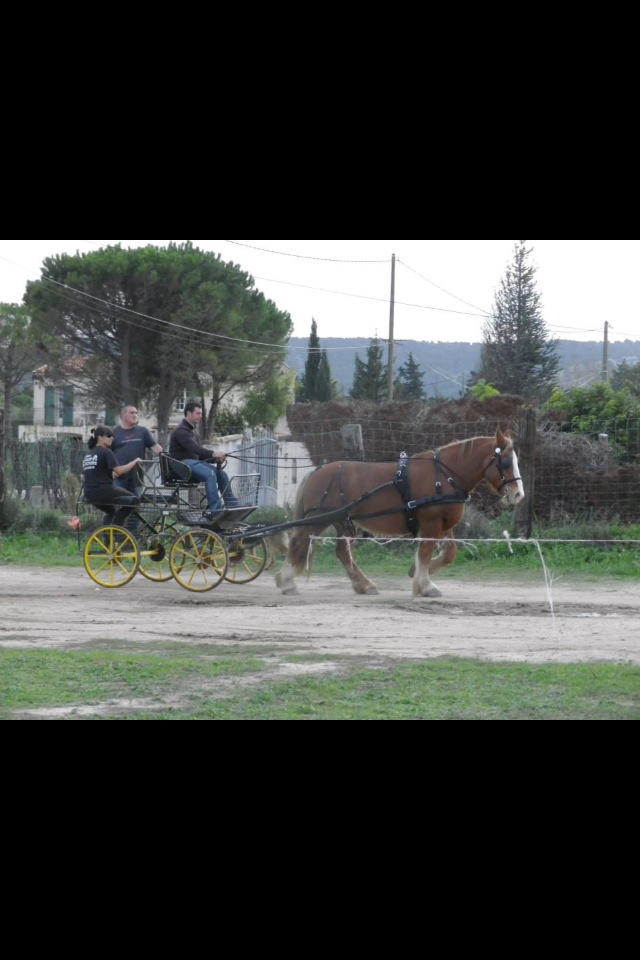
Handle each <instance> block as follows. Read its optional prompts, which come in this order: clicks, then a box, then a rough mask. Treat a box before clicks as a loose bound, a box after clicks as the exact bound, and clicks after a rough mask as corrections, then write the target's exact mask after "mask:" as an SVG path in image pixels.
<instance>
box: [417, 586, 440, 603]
mask: <svg viewBox="0 0 640 960" xmlns="http://www.w3.org/2000/svg"><path fill="white" fill-rule="evenodd" d="M422 596H423V597H426V598H427V600H432V599H433V598H434V597H441V596H442V590H440V589H439V587H435V586H432V587H429V589H428V590H425V592H424V593H423V594H422Z"/></svg>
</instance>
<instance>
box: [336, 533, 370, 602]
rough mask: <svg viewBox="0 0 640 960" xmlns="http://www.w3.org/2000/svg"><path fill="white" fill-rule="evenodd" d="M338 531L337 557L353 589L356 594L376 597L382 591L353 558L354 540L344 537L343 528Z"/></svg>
mask: <svg viewBox="0 0 640 960" xmlns="http://www.w3.org/2000/svg"><path fill="white" fill-rule="evenodd" d="M336 529H337V535H338V542H337V544H336V557H337V558H338V560H339V561H340V563H341V564H342V566H343V567H344V569H345V571H346V574H347V576H348V577H349V580H351V583H352V584H353V589H354V590H355V592H356V593H362V594H365V595H367V596H370V597H371V596H375V595H376V594H378V593H379V592H380V591H379V590H378V588H377V587H376V585H375V583H374V582H373V580H369V577H367V576H366V575H365V574H364V573H363V572H362V570H361V569H360V567H359V566H358V564H357V563H356V561H355V559H354V556H353V540H352V539H351V538H346V537H345V536H344V529H343V528H342V527H338V528H336Z"/></svg>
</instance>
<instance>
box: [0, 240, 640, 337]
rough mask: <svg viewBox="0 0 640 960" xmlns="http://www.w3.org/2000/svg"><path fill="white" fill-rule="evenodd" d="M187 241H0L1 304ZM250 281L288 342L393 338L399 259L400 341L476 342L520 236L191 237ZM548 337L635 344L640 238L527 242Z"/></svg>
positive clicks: (639, 322) (639, 323)
mask: <svg viewBox="0 0 640 960" xmlns="http://www.w3.org/2000/svg"><path fill="white" fill-rule="evenodd" d="M171 242H175V243H184V242H186V241H183V240H176V241H170V240H0V303H20V302H21V301H22V297H23V295H24V291H25V288H26V284H27V281H28V280H38V279H40V277H41V275H42V274H41V268H42V263H43V261H44V259H45V258H47V257H51V256H55V255H57V254H62V253H68V254H76V253H90V252H92V251H95V250H98V249H99V248H100V247H103V246H109V245H113V244H121V245H122V246H123V247H125V248H127V247H138V246H145V245H146V244H155V245H156V246H160V247H162V246H166V245H167V244H168V243H171ZM192 242H193V244H194V245H195V246H197V247H199V248H200V249H202V250H207V251H211V252H214V253H217V254H220V256H221V257H222V259H223V260H224V261H225V262H231V263H235V264H237V265H238V266H240V267H241V268H242V269H243V270H244V271H245V272H246V273H249V274H251V276H252V277H253V278H254V280H255V285H256V287H257V289H258V290H260V291H261V292H262V293H263V294H264V295H265V296H266V297H267V298H268V299H269V300H272V301H273V302H274V303H275V304H276V306H277V307H278V308H279V309H280V310H284V311H287V312H288V313H289V314H290V315H291V319H292V321H293V324H294V330H293V336H295V337H304V338H308V337H309V333H310V330H311V323H312V321H313V320H314V319H315V321H316V323H317V325H318V335H319V337H320V340H321V342H322V339H323V338H326V337H364V338H372V337H376V336H378V337H380V338H381V339H386V338H388V337H389V335H390V330H391V323H390V314H391V310H390V302H391V277H392V266H391V264H392V257H393V255H394V254H395V257H396V268H395V308H394V324H393V335H394V339H395V340H399V341H402V340H427V341H436V342H438V341H440V342H467V343H475V342H480V341H481V340H482V331H483V324H484V321H485V317H484V314H486V313H487V312H489V311H490V310H491V308H492V306H493V304H494V301H495V295H496V292H497V291H498V290H499V288H500V284H501V281H502V279H503V278H504V276H505V272H506V269H507V267H508V266H509V265H510V264H511V263H512V262H513V256H514V249H515V245H516V244H517V243H519V241H518V240H193V241H192ZM525 242H526V245H527V248H530V249H532V250H533V253H532V256H531V258H530V263H531V265H532V266H534V267H535V268H536V270H537V273H536V283H537V290H538V293H539V294H540V296H541V299H542V315H543V319H544V321H545V323H546V325H547V329H548V332H549V336H550V337H554V338H559V339H564V340H582V341H585V340H595V341H596V342H601V341H602V340H603V338H604V329H605V322H607V321H608V322H609V324H610V328H609V339H610V340H611V341H618V340H640V303H636V300H638V298H639V295H638V284H637V276H638V266H639V265H640V240H527V241H525Z"/></svg>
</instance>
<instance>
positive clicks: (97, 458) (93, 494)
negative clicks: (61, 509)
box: [82, 426, 142, 527]
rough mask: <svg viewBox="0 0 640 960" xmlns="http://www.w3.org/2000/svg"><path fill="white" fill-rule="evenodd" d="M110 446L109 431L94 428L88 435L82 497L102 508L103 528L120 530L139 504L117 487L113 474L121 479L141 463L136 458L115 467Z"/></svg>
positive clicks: (134, 498)
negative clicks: (108, 526) (88, 451)
mask: <svg viewBox="0 0 640 960" xmlns="http://www.w3.org/2000/svg"><path fill="white" fill-rule="evenodd" d="M112 443H113V431H112V430H111V428H110V427H104V426H101V427H96V428H95V429H93V430H92V431H91V437H90V438H89V450H90V451H92V452H91V453H88V454H87V456H86V457H85V458H84V460H83V462H82V472H83V474H84V495H85V499H86V500H87V501H88V502H89V503H92V504H94V505H95V506H100V507H102V508H103V510H104V523H105V525H109V524H115V525H116V526H120V527H122V526H124V524H125V521H126V519H127V517H128V516H129V514H130V513H131V510H132V509H133V507H135V505H136V504H137V503H138V502H139V500H138V497H135V496H133V494H131V493H129V491H128V490H125V489H124V488H123V487H117V486H116V485H115V483H114V482H113V477H114V474H115V476H116V477H121V476H123V475H124V474H125V473H129V472H130V471H131V470H134V469H135V467H137V466H138V464H139V463H142V460H141V459H140V457H136V459H135V460H132V461H131V462H130V463H125V464H123V465H120V464H118V462H117V461H116V458H115V457H114V455H113V453H112V452H111V444H112ZM116 507H117V508H118V509H116Z"/></svg>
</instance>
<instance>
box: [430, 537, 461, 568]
mask: <svg viewBox="0 0 640 960" xmlns="http://www.w3.org/2000/svg"><path fill="white" fill-rule="evenodd" d="M457 554H458V544H457V543H456V542H455V540H454V539H453V533H452V531H449V532H448V533H447V534H445V537H444V539H443V540H442V541H441V542H440V543H439V545H438V553H437V555H436V556H435V557H434V559H433V560H432V561H431V563H430V564H429V573H430V574H432V573H437V572H438V570H442V568H443V567H447V566H449V564H450V563H453V561H454V560H455V558H456V556H457Z"/></svg>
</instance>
